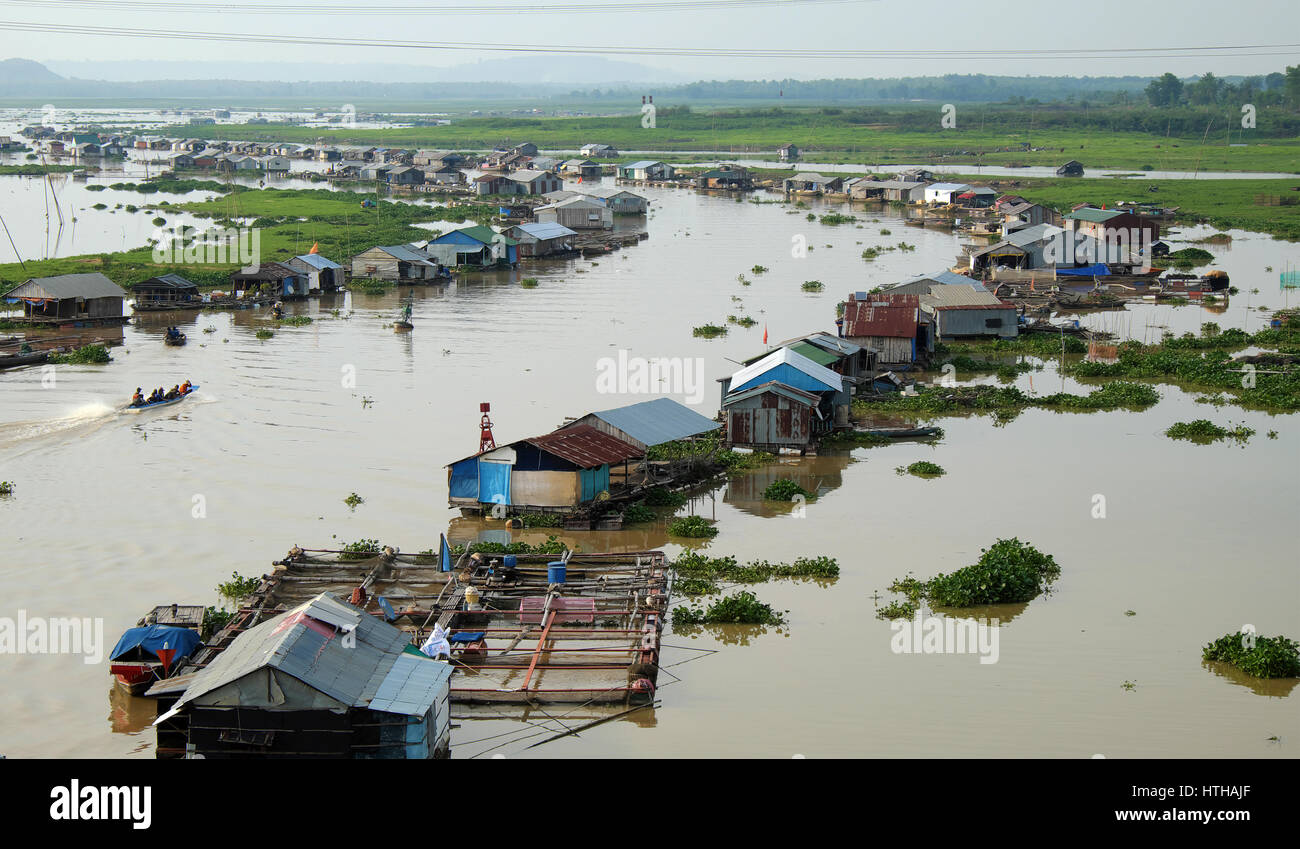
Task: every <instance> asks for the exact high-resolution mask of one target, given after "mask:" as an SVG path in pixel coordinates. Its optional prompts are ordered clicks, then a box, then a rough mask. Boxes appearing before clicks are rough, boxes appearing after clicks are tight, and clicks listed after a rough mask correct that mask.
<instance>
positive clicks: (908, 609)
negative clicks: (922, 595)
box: [876, 600, 916, 619]
mask: <svg viewBox="0 0 1300 849" xmlns="http://www.w3.org/2000/svg"><path fill="white" fill-rule="evenodd" d="M915 615H916V602H913V601H906V600H904V601H897V600H895V601H891V602H890V603H889V604H886V605H884V606H883V607H879V608H877V609H876V618H877V619H911V618H912V617H913V616H915Z"/></svg>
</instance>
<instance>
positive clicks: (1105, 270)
mask: <svg viewBox="0 0 1300 849" xmlns="http://www.w3.org/2000/svg"><path fill="white" fill-rule="evenodd" d="M1107 274H1110V266H1108V265H1106V263H1104V262H1094V263H1093V264H1092V265H1085V266H1084V267H1083V268H1058V269H1056V276H1057V277H1062V276H1066V277H1096V276H1098V275H1107Z"/></svg>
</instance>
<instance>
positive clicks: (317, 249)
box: [307, 242, 320, 254]
mask: <svg viewBox="0 0 1300 849" xmlns="http://www.w3.org/2000/svg"><path fill="white" fill-rule="evenodd" d="M307 253H309V254H318V253H320V242H315V243H313V244H312V246H311V250H309V251H307Z"/></svg>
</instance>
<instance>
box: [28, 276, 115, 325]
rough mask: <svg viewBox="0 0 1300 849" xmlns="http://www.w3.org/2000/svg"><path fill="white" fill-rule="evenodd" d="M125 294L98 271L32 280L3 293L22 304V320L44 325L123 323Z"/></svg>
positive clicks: (34, 278) (33, 278)
mask: <svg viewBox="0 0 1300 849" xmlns="http://www.w3.org/2000/svg"><path fill="white" fill-rule="evenodd" d="M125 298H126V292H125V291H124V290H123V289H122V288H121V287H120V286H118V285H117V284H116V283H114V282H113V281H112V280H109V279H108V278H107V277H105V276H104V275H103V274H100V273H99V272H97V271H96V272H91V273H89V274H60V275H58V276H57V277H32V278H30V279H28V280H26V281H25V282H23V283H22V284H21V285H19V286H16V287H14V288H13V289H10V290H9V291H8V292H5V293H4V299H5V300H6V301H8V302H9V303H11V304H13V303H19V302H21V303H22V305H23V320H24V321H32V322H40V323H48V324H82V323H86V324H120V323H125V322H126V317H125V316H124V315H123V311H122V303H123V300H124V299H125Z"/></svg>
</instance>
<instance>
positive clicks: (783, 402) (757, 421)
mask: <svg viewBox="0 0 1300 849" xmlns="http://www.w3.org/2000/svg"><path fill="white" fill-rule="evenodd" d="M820 404H821V399H820V397H819V396H818V395H817V394H816V393H814V392H805V391H804V390H802V389H795V388H794V387H793V386H787V385H786V384H784V383H781V382H779V381H775V380H773V381H768V382H767V383H762V384H759V385H758V386H754V387H752V388H750V389H746V390H744V391H743V392H733V393H731V394H730V395H728V396H727V398H726V400H724V401H723V404H722V413H723V416H724V417H725V419H726V422H727V444H728V445H742V446H745V447H747V448H752V449H755V450H759V451H770V452H772V453H774V454H775V453H778V452H780V451H781V450H782V449H795V450H798V451H800V452H806V451H809V450H812V449H813V448H815V447H816V444H817V438H818V437H819V436H822V435H824V434H826V433H829V432H830V431H831V430H832V427H831V424H830V422H828V421H827V420H826V419H825V418H824V417H823V416H822V415H821V409H820Z"/></svg>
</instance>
